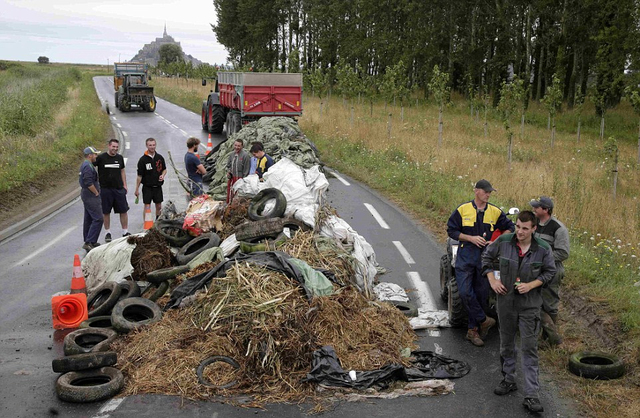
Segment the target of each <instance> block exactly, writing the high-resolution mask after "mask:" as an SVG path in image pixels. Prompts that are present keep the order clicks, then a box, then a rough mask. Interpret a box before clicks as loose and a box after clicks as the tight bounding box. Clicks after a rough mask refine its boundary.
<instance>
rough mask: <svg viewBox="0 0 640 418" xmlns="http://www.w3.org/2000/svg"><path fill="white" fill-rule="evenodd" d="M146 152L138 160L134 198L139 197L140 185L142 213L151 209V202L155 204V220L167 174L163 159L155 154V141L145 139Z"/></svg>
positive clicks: (158, 211)
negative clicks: (140, 189) (142, 204)
mask: <svg viewBox="0 0 640 418" xmlns="http://www.w3.org/2000/svg"><path fill="white" fill-rule="evenodd" d="M145 144H146V145H147V150H146V151H145V152H144V154H143V155H142V157H140V159H139V160H138V178H137V180H136V191H135V193H134V194H135V196H136V197H138V196H139V195H140V191H139V188H140V183H142V203H144V212H143V217H144V213H146V212H147V209H151V201H153V203H155V204H156V219H158V216H160V211H161V210H162V200H163V196H162V184H163V183H164V176H165V175H166V174H167V165H166V163H165V161H164V157H163V156H162V155H160V154H158V153H157V152H156V140H155V139H154V138H147V140H146V141H145Z"/></svg>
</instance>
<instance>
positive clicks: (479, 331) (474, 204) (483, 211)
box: [447, 179, 515, 347]
mask: <svg viewBox="0 0 640 418" xmlns="http://www.w3.org/2000/svg"><path fill="white" fill-rule="evenodd" d="M495 190H496V189H494V188H493V187H492V186H491V183H489V182H488V181H487V180H485V179H482V180H480V181H478V182H477V183H476V185H475V187H474V189H473V191H474V193H475V197H474V199H473V200H471V201H470V202H466V203H463V204H461V205H460V206H458V207H457V208H456V210H455V211H453V213H452V214H451V216H450V217H449V221H448V222H447V234H448V235H449V237H450V238H451V239H453V240H456V241H459V242H460V246H459V247H458V253H457V257H456V264H455V272H456V282H457V284H458V292H459V293H460V299H461V300H462V304H463V306H464V307H465V309H466V310H467V313H468V317H469V322H468V330H467V335H466V337H465V338H466V339H467V340H468V341H470V342H471V343H472V344H473V345H475V346H477V347H482V346H483V345H484V341H483V338H485V337H486V336H487V334H488V332H489V329H490V328H491V327H492V326H494V325H495V323H496V321H495V319H493V318H491V317H489V316H487V315H486V313H485V311H484V307H485V305H486V302H487V299H488V297H489V283H488V282H487V280H486V279H485V278H484V277H483V276H482V274H481V272H482V260H481V256H482V252H483V250H484V248H485V247H486V246H487V244H489V240H490V238H491V235H492V234H493V232H494V231H495V230H496V229H499V230H503V231H506V230H509V231H511V232H513V231H514V229H515V226H514V225H513V222H511V219H509V218H507V216H506V215H505V214H504V212H502V210H501V209H500V208H499V207H497V206H495V205H492V204H491V203H489V198H490V197H491V192H493V191H495Z"/></svg>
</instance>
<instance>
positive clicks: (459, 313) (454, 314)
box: [447, 278, 468, 328]
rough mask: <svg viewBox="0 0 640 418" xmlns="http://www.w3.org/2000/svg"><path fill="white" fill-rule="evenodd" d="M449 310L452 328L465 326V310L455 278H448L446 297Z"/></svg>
mask: <svg viewBox="0 0 640 418" xmlns="http://www.w3.org/2000/svg"><path fill="white" fill-rule="evenodd" d="M447 301H448V303H447V305H448V306H447V308H448V311H449V323H450V324H451V326H452V327H453V328H462V327H465V326H467V321H468V320H467V311H466V310H465V309H464V305H462V299H461V298H460V293H459V292H458V282H457V281H456V279H455V278H453V279H452V280H449V297H448V298H447Z"/></svg>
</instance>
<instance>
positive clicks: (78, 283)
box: [71, 254, 87, 296]
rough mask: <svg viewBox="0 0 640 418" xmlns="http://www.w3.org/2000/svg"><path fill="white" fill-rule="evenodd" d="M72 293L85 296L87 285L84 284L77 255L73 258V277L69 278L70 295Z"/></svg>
mask: <svg viewBox="0 0 640 418" xmlns="http://www.w3.org/2000/svg"><path fill="white" fill-rule="evenodd" d="M74 293H84V294H85V296H86V294H87V284H86V283H85V282H84V276H83V275H82V267H81V266H80V257H79V256H78V254H76V255H75V257H73V276H71V294H74Z"/></svg>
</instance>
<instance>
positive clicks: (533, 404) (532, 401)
mask: <svg viewBox="0 0 640 418" xmlns="http://www.w3.org/2000/svg"><path fill="white" fill-rule="evenodd" d="M522 405H524V407H525V408H527V409H528V410H529V411H531V412H544V407H543V406H542V404H541V403H540V399H538V398H524V401H522Z"/></svg>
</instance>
